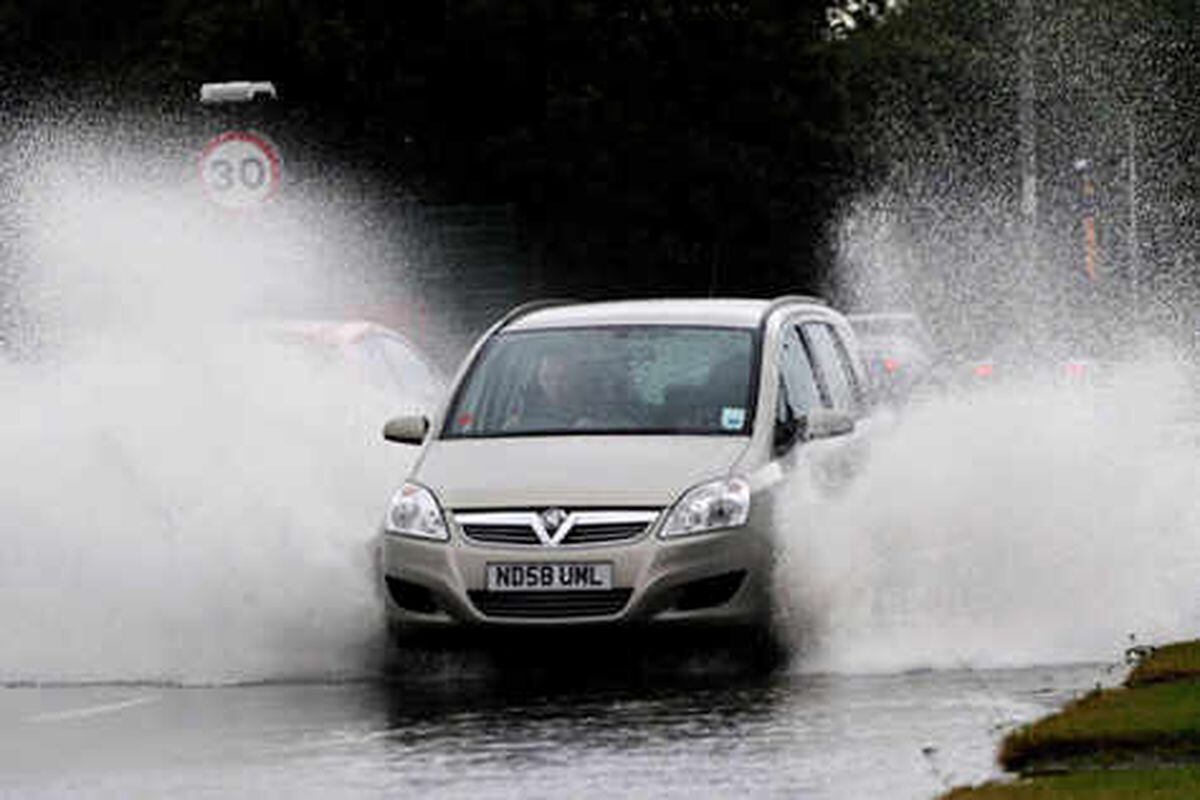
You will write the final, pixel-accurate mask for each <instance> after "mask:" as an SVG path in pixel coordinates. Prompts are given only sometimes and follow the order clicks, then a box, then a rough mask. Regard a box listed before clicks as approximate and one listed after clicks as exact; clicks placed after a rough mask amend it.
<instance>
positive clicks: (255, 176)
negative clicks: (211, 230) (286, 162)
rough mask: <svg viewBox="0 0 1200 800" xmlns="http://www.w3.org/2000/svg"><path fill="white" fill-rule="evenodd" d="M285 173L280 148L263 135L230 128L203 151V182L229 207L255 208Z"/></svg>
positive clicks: (220, 202) (267, 196)
mask: <svg viewBox="0 0 1200 800" xmlns="http://www.w3.org/2000/svg"><path fill="white" fill-rule="evenodd" d="M282 177H283V167H282V162H281V161H280V158H279V151H278V150H277V149H276V148H275V145H273V144H271V142H270V141H268V140H267V139H266V138H265V137H264V136H262V135H260V134H257V133H250V132H248V131H227V132H226V133H222V134H220V135H219V136H215V137H213V138H212V139H210V140H209V142H208V144H206V145H205V146H204V149H203V150H202V151H201V153H200V183H201V184H202V185H203V186H204V190H205V192H206V193H207V194H208V196H209V198H210V199H212V200H213V202H215V203H217V204H218V205H222V206H224V207H226V208H234V209H243V208H253V207H255V206H258V205H261V204H262V203H264V202H266V201H267V200H269V199H270V198H271V197H272V196H273V195H274V194H275V193H276V192H278V191H279V185H280V182H281V180H282Z"/></svg>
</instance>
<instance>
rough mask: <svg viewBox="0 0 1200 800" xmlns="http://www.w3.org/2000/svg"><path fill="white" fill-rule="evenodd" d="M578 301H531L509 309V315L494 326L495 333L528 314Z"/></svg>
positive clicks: (556, 299) (565, 299) (564, 299)
mask: <svg viewBox="0 0 1200 800" xmlns="http://www.w3.org/2000/svg"><path fill="white" fill-rule="evenodd" d="M576 302H578V301H577V300H570V299H567V298H550V299H546V300H530V301H529V302H527V303H521V304H520V305H518V306H515V307H513V308H511V309H509V311H508V313H507V314H505V315H504V316H503V317H501V318H500V321H499V322H497V323H496V324H495V325H493V326H492V330H493V331H500V330H504V329H505V328H507V327H508V326H509V325H510V324H512V323H514V322H516V321H517V320H518V319H520V318H521V317H524V316H526V315H527V314H532V313H533V312H535V311H541V310H542V309H543V308H553V307H555V306H569V305H571V304H572V303H576Z"/></svg>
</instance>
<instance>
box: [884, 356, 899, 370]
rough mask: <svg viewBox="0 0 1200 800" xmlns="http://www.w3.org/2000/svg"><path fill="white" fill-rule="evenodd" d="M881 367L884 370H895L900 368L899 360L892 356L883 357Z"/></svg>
mask: <svg viewBox="0 0 1200 800" xmlns="http://www.w3.org/2000/svg"><path fill="white" fill-rule="evenodd" d="M883 369H884V370H885V371H886V372H895V371H896V370H898V369H900V362H899V361H897V360H896V359H894V358H885V359H884V360H883Z"/></svg>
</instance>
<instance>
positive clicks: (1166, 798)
mask: <svg viewBox="0 0 1200 800" xmlns="http://www.w3.org/2000/svg"><path fill="white" fill-rule="evenodd" d="M1196 797H1200V767H1182V768H1173V769H1131V770H1103V771H1092V772H1074V773H1071V774H1069V775H1044V776H1039V777H1036V778H1021V779H1018V780H1016V781H1013V782H1012V783H989V784H986V785H984V786H976V787H972V788H970V789H955V790H954V791H952V792H950V793H949V794H947V795H945V796H944V800H1077V798H1078V800H1082V799H1083V798H1087V800H1194V798H1196Z"/></svg>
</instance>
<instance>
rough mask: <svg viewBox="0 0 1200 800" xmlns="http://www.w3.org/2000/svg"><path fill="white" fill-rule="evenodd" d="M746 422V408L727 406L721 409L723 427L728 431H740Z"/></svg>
mask: <svg viewBox="0 0 1200 800" xmlns="http://www.w3.org/2000/svg"><path fill="white" fill-rule="evenodd" d="M745 424H746V409H744V408H740V407H738V406H725V407H724V408H722V409H721V428H722V429H723V430H727V431H740V430H741V429H742V426H743V425H745Z"/></svg>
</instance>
